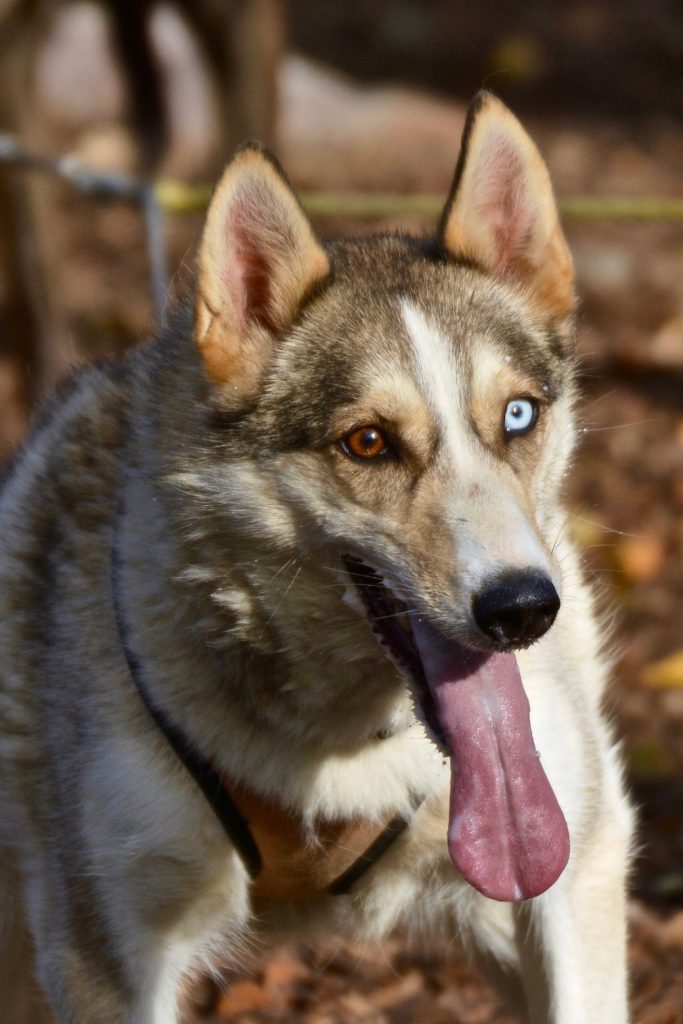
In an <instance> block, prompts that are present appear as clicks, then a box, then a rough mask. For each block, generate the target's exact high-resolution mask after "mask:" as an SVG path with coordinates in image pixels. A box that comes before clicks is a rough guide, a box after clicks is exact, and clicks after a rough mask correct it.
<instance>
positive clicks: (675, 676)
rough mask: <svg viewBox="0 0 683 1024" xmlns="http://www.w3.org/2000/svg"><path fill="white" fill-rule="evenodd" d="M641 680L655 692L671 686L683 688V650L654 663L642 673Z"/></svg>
mask: <svg viewBox="0 0 683 1024" xmlns="http://www.w3.org/2000/svg"><path fill="white" fill-rule="evenodd" d="M641 679H642V681H643V682H644V683H645V685H646V686H649V687H651V688H652V689H653V690H665V689H668V688H669V687H670V686H683V649H681V650H680V651H674V653H673V654H670V655H668V657H666V658H662V659H661V660H660V661H653V662H651V663H650V664H649V665H646V666H645V668H644V669H643V671H642V674H641Z"/></svg>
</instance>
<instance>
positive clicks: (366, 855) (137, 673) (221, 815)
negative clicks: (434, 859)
mask: <svg viewBox="0 0 683 1024" xmlns="http://www.w3.org/2000/svg"><path fill="white" fill-rule="evenodd" d="M123 508H124V505H123V498H121V499H120V501H119V508H118V512H117V514H116V518H115V522H114V535H113V540H112V548H111V591H112V601H113V607H114V615H115V619H116V627H117V630H118V635H119V641H120V643H121V648H122V650H123V654H124V657H125V659H126V664H127V665H128V670H129V672H130V675H131V678H132V680H133V682H134V684H135V687H136V689H137V691H138V693H139V695H140V699H141V700H142V703H143V704H144V705H145V707H146V709H147V711H148V713H149V716H150V718H151V719H152V721H153V722H154V724H155V725H156V726H157V728H158V729H159V730H160V732H162V733H163V735H164V736H165V737H166V739H167V741H168V743H169V744H170V746H171V747H172V748H173V750H174V751H175V753H176V754H177V756H178V758H179V760H180V762H181V763H182V764H183V765H184V767H185V768H186V769H187V771H188V772H189V773H190V775H191V776H192V778H193V779H194V780H195V782H196V783H197V785H198V786H199V789H200V790H201V791H202V793H203V794H204V797H205V798H206V800H207V802H208V804H209V806H210V807H211V810H212V811H213V812H214V814H215V815H216V817H217V818H218V820H219V822H220V823H221V825H222V827H223V829H224V831H225V833H226V835H227V836H228V838H229V839H230V841H231V843H232V844H233V846H234V847H235V849H236V850H237V852H238V854H239V856H240V858H241V860H242V862H243V864H244V866H245V868H246V870H247V872H248V874H249V876H250V878H251V879H252V880H255V879H256V878H258V876H259V874H260V873H261V871H262V869H263V858H262V856H261V852H260V850H259V848H258V845H257V843H256V840H255V839H254V836H253V835H252V832H251V829H250V828H249V824H248V822H247V820H246V819H245V817H244V815H243V814H242V813H241V812H240V810H239V808H238V807H237V805H236V803H235V801H234V800H233V798H232V797H231V795H230V793H229V792H228V790H227V788H226V786H225V784H224V783H223V781H222V779H221V777H220V776H219V775H218V773H217V772H216V771H215V770H214V768H213V767H212V765H211V762H210V761H209V760H208V759H207V758H206V757H204V756H203V754H201V753H200V752H199V751H198V750H197V749H196V748H195V747H194V746H193V745H192V743H191V742H190V740H189V738H188V737H187V736H186V735H185V733H184V732H183V730H182V729H181V728H180V727H179V726H178V725H176V724H175V723H174V722H172V721H171V719H170V718H169V717H168V715H167V714H166V713H165V712H164V711H163V710H162V709H161V708H159V707H158V706H157V705H156V704H155V702H154V700H153V699H152V696H151V694H150V691H149V687H148V686H147V682H146V680H145V673H144V670H143V667H142V664H141V662H140V659H139V658H138V656H137V655H136V653H135V651H134V650H133V646H132V641H131V633H130V629H129V626H128V622H127V619H126V615H125V609H124V600H123V593H122V589H123V587H122V575H123V574H122V563H121V552H120V523H121V521H122V517H123ZM418 805H419V804H418ZM407 825H408V822H407V821H406V820H405V818H403V817H395V818H393V819H392V820H391V821H390V822H389V824H388V825H387V826H386V827H385V828H384V830H383V831H382V832H380V834H379V835H378V836H377V838H376V839H374V840H373V842H372V843H370V846H369V847H368V848H367V849H366V850H365V851H364V852H363V853H361V854H360V856H358V857H357V858H356V860H355V861H354V862H353V863H352V864H351V865H350V867H348V868H347V869H346V870H345V871H343V872H342V873H341V875H339V876H338V877H337V878H336V879H334V881H333V882H332V883H331V884H330V885H329V886H328V891H329V892H330V893H332V894H334V895H342V894H344V893H347V892H349V890H350V889H351V887H352V886H353V885H354V884H355V883H356V882H357V881H358V879H359V878H361V877H362V875H364V874H365V872H366V871H368V870H369V869H370V868H371V867H372V866H373V864H376V863H377V861H378V860H379V858H380V857H381V856H382V855H383V854H384V853H385V852H386V851H387V850H388V849H389V847H390V846H391V845H392V844H393V843H394V842H395V841H396V840H397V839H398V837H399V836H400V835H401V833H402V832H403V831H404V830H405V828H406V827H407Z"/></svg>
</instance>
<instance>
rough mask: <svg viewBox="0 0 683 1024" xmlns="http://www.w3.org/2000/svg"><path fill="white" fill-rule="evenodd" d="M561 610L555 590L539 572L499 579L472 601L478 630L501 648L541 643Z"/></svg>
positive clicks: (509, 574) (505, 576)
mask: <svg viewBox="0 0 683 1024" xmlns="http://www.w3.org/2000/svg"><path fill="white" fill-rule="evenodd" d="M559 607H560V599H559V597H558V596H557V591H556V590H555V587H554V586H553V585H552V583H551V582H550V580H549V579H548V577H547V576H546V575H544V573H542V572H538V571H526V572H508V573H505V574H503V575H501V576H497V577H496V578H495V579H494V580H493V581H492V582H491V583H490V584H489V585H488V586H487V587H486V589H484V590H481V591H480V592H479V593H478V594H476V595H475V597H474V599H473V602H472V610H473V612H474V618H475V621H476V623H477V625H478V626H479V629H480V630H481V631H482V633H485V634H486V635H487V636H488V637H491V639H493V640H495V641H496V643H497V644H500V646H501V647H518V646H523V645H524V644H528V643H531V642H532V641H533V640H538V638H539V637H540V636H543V634H544V633H546V632H547V631H548V630H549V629H550V627H551V626H552V624H553V622H554V621H555V616H556V615H557V612H558V609H559Z"/></svg>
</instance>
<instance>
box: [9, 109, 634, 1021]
mask: <svg viewBox="0 0 683 1024" xmlns="http://www.w3.org/2000/svg"><path fill="white" fill-rule="evenodd" d="M572 306H573V290H572V267H571V259H570V257H569V254H568V251H567V248H566V244H565V242H564V239H563V236H562V233H561V229H560V226H559V222H558V218H557V213H556V208H555V204H554V200H553V196H552V191H551V188H550V183H549V179H548V174H547V171H546V168H545V166H544V164H543V162H542V160H541V157H540V156H539V154H538V152H537V150H536V148H535V146H534V145H533V143H532V142H531V140H530V139H529V138H528V136H527V135H526V134H525V133H524V131H523V129H522V128H521V126H520V125H519V124H518V122H517V121H516V120H515V118H514V117H513V116H512V115H511V114H510V113H509V111H507V110H506V109H505V108H504V107H503V105H502V104H500V103H499V102H498V101H497V100H495V99H494V98H493V97H491V96H490V95H487V94H482V95H481V96H480V97H479V98H478V99H477V101H475V103H474V105H473V107H472V110H471V112H470V117H469V120H468V125H467V128H466V132H465V136H464V140H463V148H462V153H461V158H460V162H459V165H458V168H457V171H456V177H455V182H454V186H453V190H452V192H451V196H450V198H449V200H448V203H447V205H446V209H445V211H444V215H443V218H442V222H441V225H440V227H439V230H438V233H437V236H436V238H435V240H434V241H431V242H429V243H426V242H423V241H418V240H415V239H410V238H400V237H386V236H377V237H370V238H367V239H362V240H342V241H338V242H335V243H333V244H331V245H330V246H329V247H328V248H324V247H323V246H322V245H321V244H320V243H319V242H318V241H317V239H316V238H315V236H314V234H313V232H312V230H311V228H310V225H309V224H308V222H307V220H306V218H305V217H304V215H303V213H302V211H301V209H300V207H299V206H298V204H297V202H296V200H295V198H294V196H293V194H292V192H291V190H290V188H289V186H288V184H287V182H286V180H285V179H284V177H283V175H282V173H281V172H280V171H279V169H278V167H277V165H276V164H275V163H274V162H273V161H272V159H271V158H270V157H268V156H267V155H266V154H264V153H263V151H261V150H260V149H259V148H258V147H254V146H249V147H246V148H244V149H242V150H241V151H240V152H239V153H238V154H237V156H236V157H235V158H234V160H233V162H232V163H231V164H230V165H229V167H228V169H227V171H226V173H225V175H224V177H223V180H222V181H221V183H220V185H219V186H218V189H217V191H216V193H215V196H214V199H213V202H212V205H211V208H210V211H209V214H208V219H207V225H206V230H205V233H204V237H203V241H202V245H201V250H200V255H199V271H198V284H197V294H196V301H195V304H194V312H192V311H191V310H189V309H188V310H186V311H184V312H181V314H180V315H179V316H178V319H177V322H176V324H175V327H174V329H173V330H172V331H170V332H169V333H168V335H167V336H165V337H162V338H160V339H159V340H157V341H155V342H153V343H152V344H150V345H147V346H145V347H143V348H141V349H140V350H139V351H137V352H136V353H134V354H133V355H132V357H131V358H130V359H129V360H128V361H127V362H125V363H123V364H121V365H104V366H95V367H92V368H90V369H88V370H85V371H84V372H82V373H80V374H79V375H78V376H76V377H74V378H73V379H72V380H71V381H70V382H69V383H68V385H67V386H66V387H65V388H64V389H63V390H62V392H61V393H60V394H59V395H58V396H57V397H55V398H54V399H53V400H52V402H51V403H50V404H49V405H48V406H47V408H46V409H45V410H44V412H43V414H42V416H41V418H40V419H39V421H38V423H37V425H36V427H35V429H34V431H33V434H32V436H31V438H30V439H29V441H28V442H27V444H26V445H25V447H24V449H23V451H22V452H21V453H20V455H19V456H18V458H17V459H16V460H15V463H14V464H13V466H12V467H11V468H10V470H9V472H8V474H7V479H6V481H5V483H4V487H3V491H2V495H1V500H0V556H1V557H0V680H1V683H2V688H1V691H0V729H1V732H0V744H1V745H0V753H1V755H2V792H1V804H0V828H1V829H2V842H3V844H4V847H5V848H4V849H3V850H2V859H1V863H2V870H3V873H4V875H5V877H4V879H3V885H4V892H3V897H2V899H3V913H4V914H5V915H6V916H7V918H8V926H7V929H6V941H7V943H8V948H9V949H10V950H11V953H12V957H11V958H10V956H9V954H7V953H2V955H0V971H3V972H4V975H3V977H2V978H1V979H0V991H2V993H3V1000H2V1001H3V1011H2V1013H3V1016H2V1020H3V1022H6V1024H22V1022H24V1021H26V1022H28V1021H31V1022H32V1024H36V1022H38V1021H39V1020H40V1021H43V1019H45V1020H51V1019H54V1017H56V1019H57V1020H58V1021H59V1022H62V1024H66V1022H72V1024H76V1022H77V1024H88V1022H93V1024H95V1022H97V1024H102V1022H104V1021H106V1022H107V1024H116V1022H120V1024H123V1022H124V1021H130V1022H134V1024H162V1022H163V1024H170V1022H171V1021H173V1020H175V1019H176V1000H177V991H178V985H179V981H180V979H181V978H182V977H183V976H184V975H186V973H187V972H188V971H190V970H192V969H195V968H197V967H203V966H206V965H211V964H215V963H220V962H226V960H230V959H232V960H234V961H235V962H237V963H239V962H240V960H241V958H242V957H243V956H244V955H245V951H246V950H247V949H250V948H253V947H254V946H259V945H260V944H262V943H263V942H266V941H270V940H271V939H273V938H275V937H277V938H281V937H282V936H283V935H292V936H294V937H301V936H308V937H310V936H312V935H315V934H330V932H332V933H334V935H335V936H340V937H343V936H348V935H352V936H354V937H363V938H369V939H380V938H381V937H382V936H384V935H386V934H387V932H388V931H389V930H390V929H393V928H395V927H396V926H399V925H400V926H403V927H405V928H407V929H409V930H410V931H413V932H415V933H427V934H433V935H435V936H437V937H438V936H445V937H446V938H449V937H458V938H463V939H465V940H467V941H468V942H469V943H470V944H471V948H472V949H473V950H474V951H475V952H476V953H477V954H478V955H479V956H480V957H481V959H482V961H483V962H484V963H486V964H488V965H489V966H490V967H491V969H492V973H493V974H494V975H495V976H496V977H497V978H498V979H499V980H500V981H501V984H502V986H503V988H504V989H505V990H506V991H507V993H508V995H509V996H510V997H511V998H515V999H518V1000H519V1001H520V1006H521V1005H522V1003H526V1004H527V1010H526V1011H524V1012H526V1013H527V1014H528V1018H529V1019H530V1020H532V1021H534V1022H536V1024H540V1022H548V1021H552V1022H553V1024H624V1022H625V1021H626V1020H627V1009H626V983H625V966H624V958H625V923H624V920H625V914H624V898H625V897H624V878H625V865H626V859H627V850H628V845H629V837H630V830H631V818H630V811H629V808H628V805H627V803H626V801H625V798H624V796H623V793H622V788H621V780H620V772H619V767H618V763H617V759H616V756H615V752H614V748H613V746H612V740H611V737H610V732H609V729H608V727H607V725H606V723H605V721H604V718H603V716H602V713H601V708H600V705H601V697H602V692H603V687H604V678H605V667H604V663H603V659H602V657H601V654H600V627H599V625H598V624H597V623H596V620H595V618H594V613H593V610H592V598H591V594H590V591H589V590H588V589H587V587H586V585H585V583H584V582H583V581H582V573H581V568H580V565H579V562H578V559H577V556H576V554H575V552H574V551H573V549H572V547H571V545H570V543H569V541H568V538H567V531H566V528H565V512H564V511H563V508H562V506H561V503H560V500H559V492H560V489H561V484H562V479H563V477H564V475H565V472H566V467H567V462H568V459H569V457H570V454H571V450H572V445H573V441H574V428H573V419H572V404H573V401H574V397H575V393H574V381H573V376H574V361H573V351H572V336H571V316H572ZM193 342H194V343H193ZM515 395H532V396H535V399H536V400H537V401H538V403H539V406H540V407H541V412H540V416H539V420H538V423H537V424H536V426H535V428H534V430H533V431H531V432H530V433H529V434H527V435H525V436H522V437H518V438H515V439H512V440H505V439H504V437H503V430H502V415H503V410H504V408H505V404H506V402H508V401H509V399H510V397H514V396H515ZM369 423H371V424H375V425H377V424H379V425H380V427H381V429H382V430H383V431H384V432H385V433H387V435H388V436H390V437H391V438H392V439H393V443H394V445H395V446H396V447H397V448H398V451H399V454H398V455H396V456H394V457H391V458H380V459H376V460H365V461H363V460H358V459H353V458H351V457H349V452H348V446H347V448H346V449H345V448H344V445H343V444H341V445H340V439H343V438H344V437H346V436H348V434H349V432H350V431H351V430H352V429H353V428H355V427H357V426H359V425H362V424H369ZM120 508H123V512H122V513H120V515H121V521H120V523H119V524H118V526H116V525H115V524H116V522H117V515H118V514H119V513H117V509H120ZM115 532H117V533H118V536H119V537H120V545H121V560H122V571H121V590H122V593H123V600H124V603H125V609H126V615H127V618H128V621H129V623H130V627H131V634H132V643H133V645H134V647H135V650H136V654H137V656H138V657H139V658H140V660H141V662H142V664H143V665H144V667H145V673H146V676H147V679H148V682H149V686H150V688H151V690H152V693H153V696H154V699H155V701H156V703H157V705H159V706H161V707H162V708H163V709H164V712H165V713H166V714H167V715H168V716H169V717H170V718H171V719H172V720H173V721H175V722H178V723H181V724H182V727H183V728H184V729H185V731H186V732H187V734H188V736H189V737H190V739H191V741H192V743H193V744H194V745H195V747H196V748H197V749H198V750H200V751H201V752H202V753H203V754H204V755H205V756H206V757H209V758H210V759H211V760H212V762H213V763H214V764H215V765H216V766H218V768H219V769H220V771H221V772H222V773H223V774H224V775H225V776H226V777H228V778H231V779H234V780H236V781H242V782H244V783H246V784H247V785H249V786H250V787H252V789H254V790H256V791H258V792H260V793H262V794H264V795H266V796H267V797H270V798H272V799H273V800H275V801H276V802H277V803H278V804H279V805H281V806H283V807H286V808H292V809H293V810H294V811H295V812H296V813H297V814H298V815H300V816H302V817H303V819H304V820H306V821H307V822H308V823H309V824H310V827H311V831H312V834H314V833H315V829H316V822H317V821H319V820H321V819H334V818H339V817H342V818H343V817H349V818H350V817H353V816H357V815H360V816H361V817H363V818H366V819H372V818H377V820H384V819H385V816H386V815H393V814H402V815H404V816H406V817H409V818H410V824H409V827H408V828H407V829H406V830H405V832H404V833H403V834H402V835H401V837H400V838H399V839H398V840H397V841H396V842H395V843H394V844H393V845H392V847H391V848H390V849H389V850H388V851H387V852H386V853H385V854H384V855H383V856H382V857H381V858H380V860H379V861H378V862H377V863H376V864H375V865H374V867H373V868H372V869H371V870H370V871H368V872H367V874H365V875H364V876H363V878H362V879H361V880H360V881H359V882H358V883H357V885H356V886H355V887H354V888H353V889H352V890H351V892H350V894H349V895H345V896H326V897H317V898H316V899H311V900H310V901H309V902H306V901H304V902H303V903H300V904H297V905H296V906H295V905H291V906H288V905H283V906H280V907H272V908H269V909H268V910H267V911H264V912H263V913H261V914H260V915H254V914H253V912H252V910H251V908H250V893H249V888H250V887H249V880H248V877H247V873H246V871H245V868H244V866H243V864H242V862H241V860H240V858H239V857H238V856H237V854H236V852H235V851H234V850H233V849H232V848H231V846H230V844H229V842H228V840H227V838H226V835H225V833H224V832H223V830H222V829H221V827H220V825H219V824H218V822H217V820H216V818H215V816H214V815H213V813H212V811H211V810H210V808H209V806H208V804H207V803H206V801H205V800H204V799H203V798H202V796H201V794H200V793H199V790H198V788H197V786H196V784H195V782H194V781H193V779H192V778H191V777H190V775H189V774H188V773H187V771H186V770H185V768H184V767H183V766H182V765H181V764H180V762H179V761H178V759H177V757H176V755H175V754H174V753H173V751H172V750H171V748H170V747H169V745H168V743H167V742H166V739H165V738H164V736H163V735H162V734H161V732H160V731H159V730H158V728H157V727H156V725H155V724H154V723H153V722H152V720H151V719H150V716H149V714H148V712H147V709H146V708H145V707H144V705H143V703H142V702H141V699H140V696H139V693H138V691H137V690H136V687H135V685H134V683H133V681H132V679H131V675H130V672H129V671H128V668H127V665H126V662H125V659H124V655H123V652H122V647H121V638H120V636H119V634H118V631H117V628H116V622H115V615H114V611H113V607H112V591H111V559H112V553H111V551H112V541H113V535H114V533H115ZM344 552H351V553H353V554H355V555H356V556H357V557H360V558H362V559H363V560H364V561H366V562H367V563H369V564H370V565H371V566H373V567H377V569H378V570H379V571H381V572H382V573H383V575H384V576H385V578H386V579H387V580H390V581H391V582H392V585H393V586H394V587H395V588H396V589H397V590H398V591H399V592H400V593H401V594H402V595H403V596H404V597H405V599H406V600H407V601H408V602H409V603H410V604H413V605H415V606H417V607H418V608H419V609H421V610H422V611H423V612H424V614H426V615H428V616H430V617H431V618H432V620H433V621H434V622H436V623H437V624H440V628H441V629H443V630H444V631H450V633H451V634H452V635H454V636H455V637H457V638H458V639H459V640H461V641H463V642H465V643H471V644H473V645H475V646H479V645H482V644H485V642H486V641H485V639H484V638H483V636H482V635H481V634H479V633H478V631H477V629H476V627H475V625H474V622H473V621H472V611H471V605H472V595H473V594H474V593H475V592H476V590H477V588H478V587H480V585H481V584H482V581H485V580H487V579H488V578H490V577H491V575H492V574H494V573H496V572H498V571H499V570H501V569H511V568H512V569H515V568H517V569H519V568H526V567H528V566H532V567H535V568H538V569H542V570H543V571H544V572H546V573H548V574H549V575H551V576H552V578H553V579H554V580H555V582H556V584H557V586H558V588H559V587H560V586H561V592H562V607H561V610H560V612H559V615H558V617H557V621H556V623H555V625H554V626H553V628H552V630H551V631H550V632H549V633H548V634H547V635H545V636H544V637H543V638H542V639H541V640H540V641H539V642H538V643H536V644H534V645H533V646H532V647H530V648H529V649H528V650H520V651H519V652H518V660H519V664H520V667H521V671H522V677H523V680H524V685H525V690H526V693H527V694H528V698H529V701H530V704H531V714H532V724H533V730H534V737H535V740H536V743H537V745H538V748H539V750H540V752H541V754H542V757H543V764H544V766H545V770H546V773H547V775H548V777H549V779H550V781H551V783H552V786H553V788H554V790H555V793H556V794H557V797H558V799H559V803H560V805H561V807H562V809H563V812H564V815H565V817H566V819H567V822H568V826H569V832H570V836H571V857H570V861H569V864H568V866H567V868H566V870H565V871H564V873H563V874H562V875H561V876H560V878H559V880H558V881H557V882H556V883H555V884H554V885H553V886H552V887H551V888H550V889H549V890H548V891H547V892H546V893H545V894H543V895H542V896H538V897H537V898H535V899H533V900H530V901H527V902H525V903H521V904H509V903H497V902H494V901H493V900H490V899H487V898H485V897H484V896H482V895H481V894H479V893H478V892H476V891H475V890H474V889H473V888H472V887H471V886H469V885H467V884H466V883H465V882H464V881H463V879H462V878H461V877H460V876H459V875H458V874H457V872H456V870H455V868H454V867H453V865H452V863H451V861H450V860H449V857H448V853H447V848H446V829H447V824H446V821H447V804H448V778H449V773H448V768H447V767H446V765H445V761H444V757H443V755H442V754H441V753H440V752H439V751H438V750H437V748H436V747H435V746H434V745H433V743H432V741H431V740H430V738H429V737H428V735H427V733H426V732H425V729H424V728H423V726H422V724H421V722H420V721H419V720H418V718H417V717H416V712H415V709H414V706H413V702H412V699H411V696H410V693H409V688H408V686H407V685H406V682H405V680H404V679H403V677H402V676H401V675H400V674H399V672H398V671H397V669H396V668H395V667H394V665H393V663H392V662H391V661H390V660H389V659H388V658H387V657H386V656H385V653H384V651H383V649H382V648H381V647H380V646H379V645H378V644H377V642H376V639H375V637H374V636H373V634H372V631H371V629H370V627H369V625H368V623H367V621H366V619H365V616H364V614H363V612H362V610H361V614H360V615H359V607H358V605H359V601H358V595H357V594H354V592H353V588H352V586H351V585H350V578H349V575H348V573H346V572H345V570H344V565H343V563H342V561H341V554H342V553H344ZM415 794H417V795H419V796H420V797H421V798H423V800H422V803H421V805H420V807H419V809H418V810H417V811H414V810H413V798H414V795H415ZM411 815H412V817H411ZM29 935H30V938H29ZM31 947H34V949H35V976H36V977H37V979H38V981H39V983H40V986H41V987H42V990H43V991H44V993H45V997H46V1000H47V1003H49V1009H48V1006H47V1003H46V1002H45V1000H44V999H43V997H42V996H41V995H40V994H38V992H37V991H34V990H33V989H32V987H31V986H32V982H31V973H30V972H31V965H30V957H29V952H28V951H29V950H30V948H31ZM24 954H25V955H24ZM518 974H519V975H521V978H522V982H523V985H522V986H519V985H517V983H516V982H515V980H514V978H515V977H516V975H518ZM43 1015H44V1016H43Z"/></svg>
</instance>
